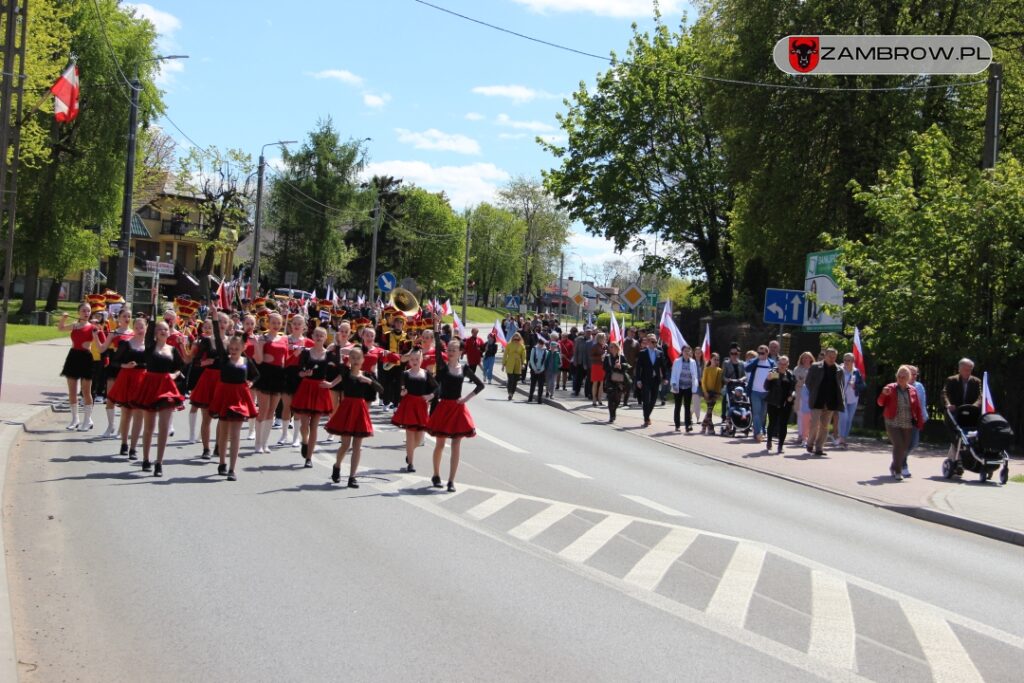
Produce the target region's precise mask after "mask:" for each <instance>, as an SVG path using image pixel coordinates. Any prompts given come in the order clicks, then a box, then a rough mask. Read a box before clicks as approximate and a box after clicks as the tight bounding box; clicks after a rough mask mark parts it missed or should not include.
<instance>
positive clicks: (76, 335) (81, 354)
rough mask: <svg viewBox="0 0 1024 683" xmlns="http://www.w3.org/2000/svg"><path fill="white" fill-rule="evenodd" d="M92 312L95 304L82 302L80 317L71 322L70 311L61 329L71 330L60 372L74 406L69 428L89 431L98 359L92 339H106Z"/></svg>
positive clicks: (99, 342) (79, 311)
mask: <svg viewBox="0 0 1024 683" xmlns="http://www.w3.org/2000/svg"><path fill="white" fill-rule="evenodd" d="M91 313H92V306H90V305H89V304H88V303H87V302H84V301H83V302H82V303H81V304H79V306H78V321H77V322H75V323H73V324H71V325H67V320H68V314H67V313H65V314H63V315H62V316H61V318H60V323H59V324H58V325H57V329H59V330H60V331H61V332H68V331H70V332H71V350H70V351H68V355H67V358H66V359H65V360H64V368H63V369H62V370H61V372H60V374H61V375H62V376H64V377H65V378H67V381H68V406H69V407H70V408H71V422H69V423H68V426H67V427H66V429H77V430H78V431H80V432H86V431H88V430H90V429H92V427H93V424H92V373H93V370H95V367H94V365H95V361H94V360H93V357H92V343H93V342H94V341H95V342H97V343H98V344H102V343H103V342H104V336H103V334H102V332H101V331H100V328H98V327H96V326H95V325H93V324H92V323H91V322H89V315H90V314H91ZM79 384H81V388H82V404H83V411H84V413H85V414H84V417H83V419H82V422H81V423H79V421H78V388H79Z"/></svg>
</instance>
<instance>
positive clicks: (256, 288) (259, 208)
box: [249, 140, 295, 296]
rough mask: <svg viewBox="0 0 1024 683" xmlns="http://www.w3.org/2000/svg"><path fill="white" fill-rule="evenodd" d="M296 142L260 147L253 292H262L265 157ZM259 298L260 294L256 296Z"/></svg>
mask: <svg viewBox="0 0 1024 683" xmlns="http://www.w3.org/2000/svg"><path fill="white" fill-rule="evenodd" d="M293 142H295V140H278V141H277V142H268V143H267V144H265V145H263V146H262V147H260V163H259V166H258V167H257V171H256V219H255V222H254V224H253V227H252V268H250V269H249V270H250V272H249V281H250V282H251V283H252V285H253V291H254V292H259V291H260V228H261V227H262V225H263V221H262V218H263V173H264V171H266V169H267V159H266V157H265V156H264V155H263V154H264V152H265V151H266V149H267V147H270V146H271V145H279V146H281V147H283V146H285V145H290V144H292V143H293ZM254 296H258V294H256V295H254Z"/></svg>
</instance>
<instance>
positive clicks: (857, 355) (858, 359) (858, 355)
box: [853, 327, 868, 380]
mask: <svg viewBox="0 0 1024 683" xmlns="http://www.w3.org/2000/svg"><path fill="white" fill-rule="evenodd" d="M853 365H854V367H856V368H857V369H858V370H860V376H861V378H862V379H865V380H866V379H867V378H868V372H867V366H866V365H864V347H863V346H862V345H861V343H860V329H858V328H857V327H854V328H853Z"/></svg>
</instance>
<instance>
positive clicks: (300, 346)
mask: <svg viewBox="0 0 1024 683" xmlns="http://www.w3.org/2000/svg"><path fill="white" fill-rule="evenodd" d="M311 346H313V340H312V339H309V338H307V337H306V319H305V318H304V317H303V316H302V315H301V314H300V315H296V316H295V317H293V318H292V319H291V320H289V321H288V351H289V353H288V357H287V358H285V361H284V386H283V387H282V388H283V391H282V393H281V438H280V439H278V440H277V445H278V446H284V445H286V444H288V443H289V441H288V426H289V425H290V424H291V422H292V396H294V395H295V392H296V390H298V388H299V383H300V382H301V381H302V378H301V377H299V371H300V369H299V356H300V355H301V354H302V352H303V351H304V350H305V349H308V348H309V347H311ZM296 427H298V422H296ZM301 431H302V430H301V429H298V428H296V430H295V439H294V442H292V445H293V446H297V445H299V444H300V443H302V442H303V441H304V438H303V436H302V435H301Z"/></svg>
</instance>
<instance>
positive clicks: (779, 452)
mask: <svg viewBox="0 0 1024 683" xmlns="http://www.w3.org/2000/svg"><path fill="white" fill-rule="evenodd" d="M775 452H776V453H778V454H779V455H782V444H781V443H780V444H779V450H777V451H775Z"/></svg>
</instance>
